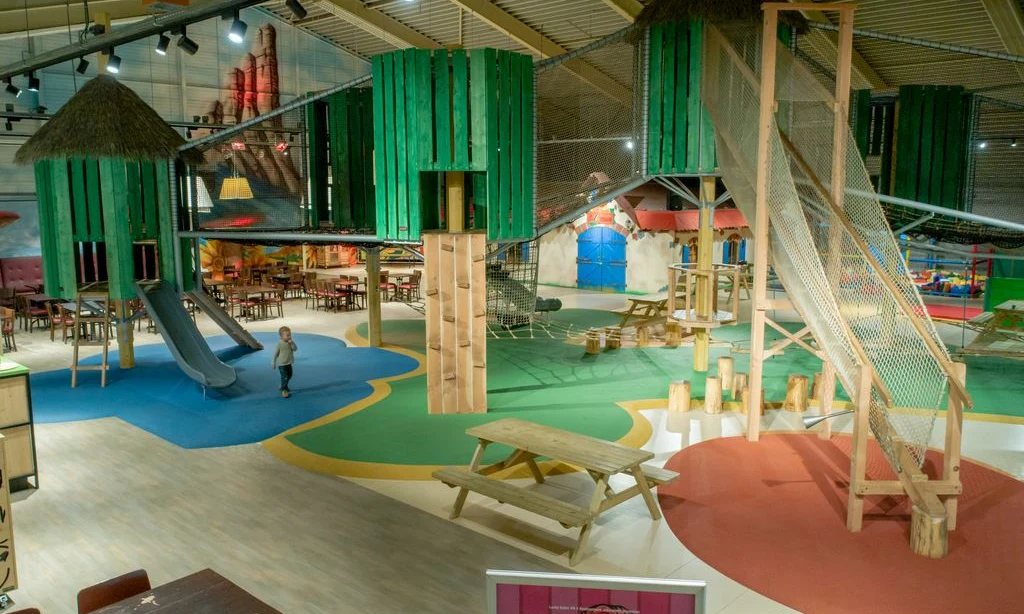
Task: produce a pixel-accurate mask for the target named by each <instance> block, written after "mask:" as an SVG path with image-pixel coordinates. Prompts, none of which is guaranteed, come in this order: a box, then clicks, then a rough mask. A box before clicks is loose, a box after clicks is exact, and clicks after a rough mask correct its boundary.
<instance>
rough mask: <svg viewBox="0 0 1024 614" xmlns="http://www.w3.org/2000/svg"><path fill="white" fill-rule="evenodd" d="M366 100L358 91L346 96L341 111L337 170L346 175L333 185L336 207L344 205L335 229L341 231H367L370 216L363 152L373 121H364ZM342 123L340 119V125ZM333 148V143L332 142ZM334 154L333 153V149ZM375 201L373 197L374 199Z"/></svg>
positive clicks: (365, 118) (335, 179)
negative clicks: (336, 196)
mask: <svg viewBox="0 0 1024 614" xmlns="http://www.w3.org/2000/svg"><path fill="white" fill-rule="evenodd" d="M363 99H364V96H363V94H362V92H360V91H359V90H355V91H348V92H346V93H345V98H344V100H345V106H344V108H343V109H338V111H340V112H341V113H343V114H344V115H345V119H344V120H343V121H344V125H343V126H339V128H342V129H341V130H339V133H340V134H339V135H338V137H339V138H338V142H339V143H340V144H341V145H340V146H341V147H343V148H344V151H343V152H338V155H337V159H338V167H339V168H340V169H341V172H342V173H343V174H342V176H341V177H337V176H336V177H335V178H334V183H335V185H336V186H337V187H338V199H337V200H336V201H334V202H335V204H334V205H333V206H334V207H338V204H337V203H341V204H342V210H341V215H340V216H335V220H337V221H336V225H338V227H341V228H366V226H367V224H366V218H367V212H368V211H369V210H368V209H367V207H366V198H367V194H366V183H367V173H366V162H367V160H366V155H367V153H368V152H366V151H364V140H363V139H364V136H363V135H364V131H365V126H364V122H367V120H369V121H372V119H370V118H368V117H365V110H364V106H365V105H364V102H363ZM341 121H342V120H340V119H339V123H340V122H341ZM331 147H332V148H333V147H334V142H333V141H332V142H331ZM332 151H333V149H332ZM371 198H372V197H371Z"/></svg>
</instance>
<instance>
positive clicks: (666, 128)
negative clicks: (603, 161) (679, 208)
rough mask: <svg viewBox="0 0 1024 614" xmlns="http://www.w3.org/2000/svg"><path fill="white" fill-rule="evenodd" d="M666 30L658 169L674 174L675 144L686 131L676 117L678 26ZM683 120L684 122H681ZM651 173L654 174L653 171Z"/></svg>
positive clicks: (683, 123)
mask: <svg viewBox="0 0 1024 614" xmlns="http://www.w3.org/2000/svg"><path fill="white" fill-rule="evenodd" d="M662 27H663V28H664V29H665V34H664V43H663V44H664V46H665V60H664V64H663V66H662V70H661V75H662V77H661V78H662V90H661V96H662V102H661V105H662V109H664V111H663V114H664V115H663V118H662V122H661V164H660V165H659V166H658V168H657V172H659V173H670V172H672V166H673V160H672V154H673V151H674V149H673V145H672V144H673V142H674V141H675V139H678V138H685V136H684V135H683V134H680V129H682V130H685V129H686V121H685V118H680V117H677V116H676V106H675V105H676V103H675V100H676V83H677V81H676V67H677V66H678V65H679V58H678V57H677V56H676V28H677V26H676V24H675V23H674V22H668V23H665V24H663V25H662ZM680 120H682V121H680ZM650 172H654V170H651V171H650Z"/></svg>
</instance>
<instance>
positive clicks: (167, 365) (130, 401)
mask: <svg viewBox="0 0 1024 614" xmlns="http://www.w3.org/2000/svg"><path fill="white" fill-rule="evenodd" d="M255 337H256V338H257V339H259V340H260V342H262V343H263V345H264V347H265V349H263V350H258V351H252V350H249V349H247V348H240V347H239V346H237V345H235V343H234V342H233V341H232V340H231V339H230V338H229V337H227V336H219V337H213V338H210V339H208V340H207V341H208V343H209V344H210V347H211V348H212V349H213V351H214V352H215V353H216V354H217V356H218V357H220V359H221V360H223V361H224V362H226V363H228V364H230V365H232V366H233V367H235V369H236V371H237V372H238V381H237V382H235V384H234V385H232V386H230V387H228V388H222V389H219V390H215V389H209V390H208V391H207V398H206V399H203V391H202V388H201V387H200V386H199V384H197V383H196V382H194V381H192V380H191V379H189V378H188V377H187V376H186V375H185V374H184V373H182V372H181V370H180V369H179V368H178V365H177V364H176V363H175V362H174V359H173V358H172V357H171V353H170V351H169V350H168V349H167V346H165V345H163V344H155V345H142V346H139V347H137V348H136V349H135V364H136V366H135V368H134V369H124V370H121V369H120V368H118V366H117V361H118V359H117V352H111V353H110V358H109V361H110V365H111V366H110V370H109V372H108V373H107V387H106V388H100V374H99V372H96V371H83V372H80V373H79V374H78V387H77V388H71V372H70V371H69V370H68V369H60V370H57V371H47V372H43V373H34V374H32V407H33V413H34V415H35V420H36V421H37V422H70V421H74V420H91V419H94V418H105V417H108V416H117V417H118V418H121V419H122V420H125V421H126V422H130V423H131V424H134V425H135V426H137V427H139V428H141V429H144V430H146V431H149V432H150V433H153V434H154V435H157V436H158V437H161V438H163V439H166V440H167V441H170V442H172V443H174V444H177V445H179V446H181V447H183V448H209V447H217V446H230V445H236V444H242V443H253V442H257V441H262V440H264V439H267V438H269V437H273V436H274V435H277V434H279V433H281V432H282V431H286V430H288V429H290V428H292V427H294V426H298V425H300V424H304V423H306V422H309V421H310V420H315V419H316V418H319V417H321V416H323V415H325V414H328V413H330V412H332V411H335V410H337V409H340V408H342V407H345V406H346V405H349V404H350V403H353V402H355V401H358V400H359V399H362V398H364V397H366V396H368V395H369V394H370V393H371V392H372V391H373V390H372V388H371V387H370V385H369V384H368V383H367V381H368V380H372V379H379V378H382V377H391V376H395V375H400V374H402V373H406V372H408V371H412V370H413V369H415V368H416V367H417V362H416V361H415V360H413V359H412V358H409V357H408V356H404V355H402V354H396V353H394V352H390V351H388V350H381V349H377V348H353V347H347V346H346V345H345V343H344V342H343V341H341V340H340V339H335V338H333V337H325V336H322V335H308V334H296V335H295V336H294V337H295V343H296V344H297V345H298V347H299V350H298V352H296V353H295V375H294V377H293V378H292V381H291V385H290V388H291V390H292V397H291V398H288V399H284V398H281V393H280V392H279V391H278V389H277V388H278V385H279V383H280V380H279V376H278V373H277V370H276V369H271V366H270V358H271V355H272V354H273V351H274V347H275V346H276V344H277V334H276V333H256V334H255ZM82 362H83V364H99V357H90V358H89V359H87V360H83V361H82Z"/></svg>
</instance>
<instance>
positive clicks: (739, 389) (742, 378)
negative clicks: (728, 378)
mask: <svg viewBox="0 0 1024 614" xmlns="http://www.w3.org/2000/svg"><path fill="white" fill-rule="evenodd" d="M746 387H747V374H746V373H737V374H736V375H733V376H732V400H733V401H739V400H740V398H741V395H742V393H743V389H744V388H746Z"/></svg>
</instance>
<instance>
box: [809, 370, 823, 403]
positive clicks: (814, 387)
mask: <svg viewBox="0 0 1024 614" xmlns="http://www.w3.org/2000/svg"><path fill="white" fill-rule="evenodd" d="M820 389H821V371H818V372H817V373H815V374H814V376H813V377H812V378H811V392H810V394H811V398H812V399H814V400H817V399H818V398H819V397H818V395H819V394H820Z"/></svg>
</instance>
